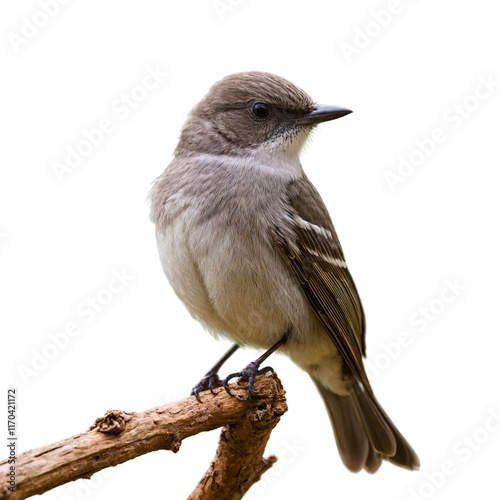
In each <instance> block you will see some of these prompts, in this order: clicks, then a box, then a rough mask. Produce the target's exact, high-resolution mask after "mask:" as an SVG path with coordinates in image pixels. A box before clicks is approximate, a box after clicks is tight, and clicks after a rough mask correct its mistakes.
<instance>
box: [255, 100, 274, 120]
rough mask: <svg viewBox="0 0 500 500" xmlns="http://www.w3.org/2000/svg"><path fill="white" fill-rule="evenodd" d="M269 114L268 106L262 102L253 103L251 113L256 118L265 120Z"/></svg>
mask: <svg viewBox="0 0 500 500" xmlns="http://www.w3.org/2000/svg"><path fill="white" fill-rule="evenodd" d="M270 112H271V109H270V108H269V106H268V105H267V104H265V103H263V102H254V103H253V104H252V113H253V114H254V116H255V117H257V118H267V117H268V116H269V113H270Z"/></svg>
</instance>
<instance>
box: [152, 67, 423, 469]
mask: <svg viewBox="0 0 500 500" xmlns="http://www.w3.org/2000/svg"><path fill="white" fill-rule="evenodd" d="M349 113H351V110H349V109H347V108H343V107H340V106H332V105H321V104H317V103H316V102H315V101H313V100H312V98H311V97H310V96H309V95H308V94H307V93H306V92H305V91H303V90H302V89H301V88H299V87H297V86H296V85H295V84H293V83H291V82H290V81H288V80H286V79H285V78H282V77H280V76H277V75H274V74H272V73H267V72H260V71H248V72H241V73H235V74H231V75H228V76H226V77H224V78H222V79H221V80H220V81H218V82H216V83H214V84H213V85H212V86H211V88H210V89H209V91H208V93H207V94H206V95H205V97H203V98H202V99H201V101H200V102H199V103H198V104H197V105H195V106H194V108H193V109H192V110H191V112H190V113H189V115H188V117H187V119H186V121H185V123H184V125H183V126H182V128H181V132H180V137H179V141H178V144H177V147H176V149H175V151H174V155H173V160H172V161H171V163H170V164H169V165H168V166H167V168H166V169H165V171H164V172H163V173H162V174H161V175H160V176H159V177H158V178H157V179H156V180H155V181H154V183H153V186H152V188H151V191H150V194H149V198H150V205H151V212H150V217H151V220H152V221H153V223H154V224H155V233H156V242H157V246H158V251H159V256H160V261H161V265H162V267H163V270H164V273H165V275H166V277H167V279H168V281H169V282H170V285H171V286H172V288H173V290H174V292H175V293H176V295H177V296H178V297H179V298H180V300H181V301H182V302H183V303H184V305H185V306H186V307H187V309H188V311H189V312H190V313H191V315H192V316H193V317H194V318H195V319H197V320H198V321H199V322H201V324H202V325H203V326H204V327H205V328H206V329H207V330H208V331H209V332H211V333H212V334H214V335H215V336H216V337H217V336H222V337H224V338H227V339H229V340H231V341H232V342H233V343H234V345H233V346H232V347H231V348H230V349H229V351H228V352H227V353H226V354H225V355H224V356H223V357H222V358H221V359H220V360H219V361H218V362H217V363H216V364H215V365H214V366H213V367H212V368H211V369H210V370H209V371H208V372H207V373H206V375H205V376H204V377H203V378H202V379H201V381H200V382H199V383H198V384H197V385H196V386H195V387H194V388H193V391H192V395H194V396H196V398H197V399H198V400H199V401H201V399H200V393H201V392H203V391H205V390H212V391H213V389H214V388H215V387H217V386H220V385H224V387H226V389H227V390H228V392H230V389H229V387H228V382H229V381H230V380H231V379H233V378H235V377H239V378H240V379H242V380H247V381H248V395H247V396H246V398H247V399H255V398H257V397H258V394H257V393H256V391H255V387H254V380H255V377H256V376H257V375H259V374H261V373H263V372H265V371H268V370H272V368H270V367H265V368H262V367H261V365H262V363H263V362H264V360H266V359H267V358H268V357H269V356H270V355H271V354H272V353H273V352H275V351H278V352H281V353H283V354H285V355H287V356H289V357H290V358H291V360H292V361H293V362H294V363H295V364H297V365H298V366H299V367H300V368H302V369H303V370H305V371H306V372H307V373H308V374H309V376H310V377H311V379H312V380H313V382H314V384H315V385H316V386H317V388H318V391H319V394H320V395H321V396H322V398H323V400H324V402H325V406H326V409H327V411H328V414H329V417H330V420H331V423H332V427H333V431H334V436H335V440H336V443H337V447H338V450H339V454H340V458H341V460H342V462H343V463H344V465H345V466H346V467H347V469H348V470H350V471H352V472H358V471H360V470H365V471H367V472H369V473H374V472H376V471H377V470H378V469H379V467H380V465H381V463H382V461H384V460H385V461H388V462H390V463H392V464H394V465H397V466H400V467H403V468H405V469H408V470H416V469H418V468H419V459H418V456H417V454H416V453H415V451H414V450H413V448H412V447H411V445H410V444H409V443H408V441H407V440H406V439H405V438H404V437H403V435H402V434H401V432H400V431H399V430H398V429H397V427H396V426H395V425H394V423H393V422H392V420H391V419H390V418H389V416H388V415H387V413H386V412H385V411H384V409H383V408H382V406H381V404H380V403H379V402H378V400H377V399H376V397H375V395H374V393H373V390H372V388H371V385H370V382H369V380H368V377H367V374H366V371H365V369H364V366H363V357H365V356H366V341H365V329H366V327H365V315H364V312H363V307H362V304H361V300H360V297H359V294H358V291H357V289H356V286H355V283H354V281H353V278H352V276H351V274H350V272H349V270H348V267H347V264H346V260H345V257H344V252H343V250H342V247H341V245H340V241H339V238H338V236H337V233H336V231H335V229H334V226H333V223H332V221H331V218H330V216H329V213H328V210H327V208H326V205H325V203H324V202H323V200H322V198H321V196H320V194H319V193H318V191H317V189H316V188H315V187H314V186H313V184H312V183H311V181H310V180H309V178H308V177H307V176H306V174H305V173H304V170H303V168H302V165H301V162H300V153H301V151H302V149H303V146H304V144H305V143H306V142H307V141H308V139H309V137H310V134H311V131H312V130H313V129H314V128H315V127H316V126H317V125H318V124H320V123H322V122H326V121H330V120H335V119H338V118H340V117H343V116H346V115H348V114H349ZM240 346H244V347H245V346H246V347H253V348H257V349H261V350H264V351H265V352H264V353H263V354H262V355H261V356H260V357H259V358H258V359H256V360H254V361H252V362H251V363H249V364H248V366H246V367H245V368H243V369H242V370H241V371H240V372H238V373H233V374H231V375H229V376H228V377H226V378H225V379H224V380H221V379H220V378H219V375H218V372H219V370H220V369H221V367H222V365H223V364H224V363H225V361H227V359H228V358H229V357H230V356H231V355H232V354H233V353H234V352H235V351H236V350H237V349H238V348H239V347H240ZM230 393H231V392H230Z"/></svg>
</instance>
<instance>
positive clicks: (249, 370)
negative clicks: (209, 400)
mask: <svg viewBox="0 0 500 500" xmlns="http://www.w3.org/2000/svg"><path fill="white" fill-rule="evenodd" d="M268 372H274V370H273V369H272V368H271V367H270V366H266V367H265V368H259V365H258V363H256V362H255V361H252V362H251V363H250V364H249V365H247V366H246V367H245V368H243V370H241V372H237V373H231V375H228V376H227V377H226V378H225V379H224V381H223V383H222V384H223V385H224V389H226V392H227V393H228V394H229V395H230V396H235V394H233V393H232V392H231V389H229V381H230V380H231V379H233V378H236V377H238V382H241V381H244V380H247V381H248V393H247V396H237V397H238V399H240V400H242V401H254V400H255V398H256V397H257V396H258V394H257V392H256V391H255V377H256V376H257V375H262V374H263V373H268Z"/></svg>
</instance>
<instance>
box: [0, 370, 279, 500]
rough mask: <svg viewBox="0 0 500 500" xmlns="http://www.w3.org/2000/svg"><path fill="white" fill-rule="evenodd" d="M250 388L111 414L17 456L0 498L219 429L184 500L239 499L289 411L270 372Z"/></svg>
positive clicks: (4, 471) (3, 471)
mask: <svg viewBox="0 0 500 500" xmlns="http://www.w3.org/2000/svg"><path fill="white" fill-rule="evenodd" d="M255 386H256V389H257V392H258V394H259V397H258V398H257V400H256V401H254V402H247V401H240V400H239V399H238V398H235V397H231V396H229V395H228V394H227V393H226V392H225V391H224V390H223V389H217V390H216V392H215V394H211V393H210V392H204V393H202V394H201V398H202V401H203V402H202V403H201V404H200V403H199V402H198V401H197V400H196V398H194V397H193V396H192V397H189V398H186V399H183V400H181V401H177V402H175V403H170V404H168V405H164V406H160V407H158V408H153V409H150V410H147V411H145V412H140V413H129V412H125V411H121V410H109V411H108V412H106V414H105V415H104V416H103V417H100V418H98V419H97V420H96V421H95V423H94V424H93V425H92V427H91V428H90V429H89V430H88V431H85V432H82V433H81V434H77V435H75V436H72V437H70V438H68V439H64V440H62V441H59V442H57V443H54V444H51V445H48V446H43V447H41V448H38V449H35V450H30V451H26V452H24V453H22V454H20V455H18V456H16V464H15V466H16V491H15V492H12V491H10V490H9V489H8V487H7V486H6V485H5V484H1V485H0V499H9V500H21V499H24V498H28V497H30V496H32V495H36V494H41V493H44V492H46V491H48V490H51V489H53V488H55V487H57V486H60V485H62V484H65V483H67V482H69V481H74V480H75V479H80V478H90V477H91V476H92V474H94V473H96V472H98V471H100V470H102V469H104V468H106V467H111V466H115V465H118V464H120V463H123V462H126V461H127V460H130V459H132V458H135V457H138V456H140V455H143V454H145V453H149V452H151V451H156V450H162V449H164V450H170V451H173V452H174V453H175V452H177V451H178V450H179V448H180V445H181V442H182V440H183V439H185V438H187V437H190V436H194V435H196V434H198V433H200V432H205V431H210V430H213V429H216V428H218V427H222V426H226V427H224V429H223V430H222V433H221V437H220V440H219V447H218V449H217V452H216V456H215V458H214V460H213V462H212V464H211V465H210V467H209V469H208V470H207V472H206V474H205V476H204V477H203V478H202V480H201V482H200V484H199V485H198V486H197V488H196V489H195V491H194V492H193V493H192V494H191V496H190V497H189V498H190V500H197V499H204V500H206V499H208V500H212V499H219V498H220V499H230V500H236V499H239V498H242V497H243V495H244V494H245V493H246V491H248V489H249V488H250V487H251V486H252V484H254V483H255V482H257V481H258V480H259V478H260V476H261V475H262V474H263V473H264V472H265V471H266V470H267V469H269V468H270V467H271V466H272V464H273V463H274V462H275V461H276V458H275V457H269V458H268V459H264V458H263V457H262V455H263V453H264V448H265V446H266V443H267V441H268V439H269V436H270V434H271V431H272V429H273V428H274V427H275V426H276V424H277V423H278V421H279V419H280V417H281V415H283V414H284V413H285V412H286V411H287V406H286V400H285V391H284V390H283V387H282V385H281V382H280V380H279V379H278V377H277V376H276V375H275V374H272V375H271V376H260V377H258V378H257V379H256V384H255ZM246 388H247V385H246V383H236V384H231V390H232V391H233V392H234V393H236V394H238V393H239V394H245V393H246ZM9 467H10V465H9V464H8V463H7V460H4V461H2V462H0V477H1V478H7V477H8V471H9ZM2 483H3V481H2Z"/></svg>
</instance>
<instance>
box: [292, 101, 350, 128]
mask: <svg viewBox="0 0 500 500" xmlns="http://www.w3.org/2000/svg"><path fill="white" fill-rule="evenodd" d="M349 113H352V111H351V110H350V109H347V108H341V107H339V106H329V105H324V104H320V105H318V106H316V107H315V108H314V109H313V110H312V111H311V112H309V113H307V114H306V115H302V116H301V117H300V118H297V119H296V122H297V123H298V124H299V125H316V124H317V123H321V122H327V121H329V120H336V119H337V118H342V117H343V116H345V115H348V114H349Z"/></svg>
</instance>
